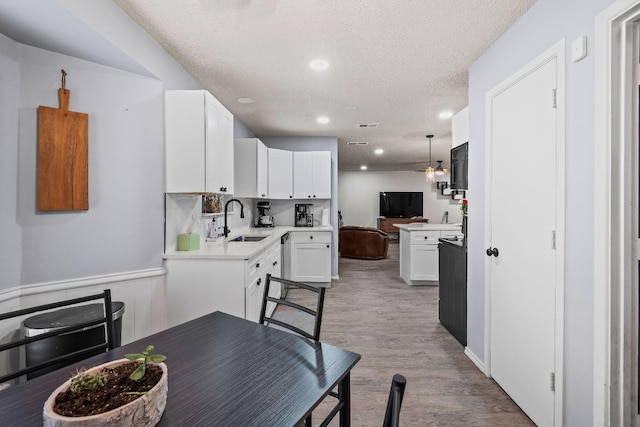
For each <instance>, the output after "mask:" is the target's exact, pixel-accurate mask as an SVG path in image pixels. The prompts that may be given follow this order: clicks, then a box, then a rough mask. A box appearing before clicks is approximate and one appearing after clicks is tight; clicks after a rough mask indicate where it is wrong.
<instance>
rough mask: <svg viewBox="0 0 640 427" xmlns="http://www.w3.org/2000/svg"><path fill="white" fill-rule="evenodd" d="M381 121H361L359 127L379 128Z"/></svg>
mask: <svg viewBox="0 0 640 427" xmlns="http://www.w3.org/2000/svg"><path fill="white" fill-rule="evenodd" d="M379 124H380V123H359V124H358V127H359V128H377V127H378V125H379Z"/></svg>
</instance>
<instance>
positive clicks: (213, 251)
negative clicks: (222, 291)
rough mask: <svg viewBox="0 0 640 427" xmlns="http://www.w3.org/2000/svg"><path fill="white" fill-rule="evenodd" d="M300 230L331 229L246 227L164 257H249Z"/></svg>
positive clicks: (317, 228)
mask: <svg viewBox="0 0 640 427" xmlns="http://www.w3.org/2000/svg"><path fill="white" fill-rule="evenodd" d="M302 231H306V232H309V231H333V227H332V226H330V225H326V226H319V227H290V226H280V227H273V228H248V229H244V230H241V231H239V232H236V233H232V234H230V235H229V237H228V238H226V239H225V238H223V237H221V238H218V239H217V240H216V241H214V242H207V241H202V240H201V241H200V249H198V250H195V251H171V252H167V253H166V254H164V259H185V258H186V259H190V258H191V259H193V258H210V259H249V258H251V257H252V256H254V255H256V254H257V253H258V252H260V251H261V250H263V249H265V248H266V247H268V246H269V245H271V244H272V243H274V242H276V241H278V242H279V241H280V238H281V237H282V236H284V235H285V234H287V233H289V232H292V233H295V232H302ZM264 235H267V236H268V237H267V238H266V239H263V240H260V241H259V242H231V241H229V240H231V239H234V238H235V237H238V236H264Z"/></svg>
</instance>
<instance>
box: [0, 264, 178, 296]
mask: <svg viewBox="0 0 640 427" xmlns="http://www.w3.org/2000/svg"><path fill="white" fill-rule="evenodd" d="M166 274H167V270H166V269H165V268H154V269H149V270H138V271H128V272H123V273H114V274H105V275H103V276H91V277H83V278H77V279H69V280H58V281H55V282H44V283H37V284H33V285H25V286H17V287H14V288H10V289H6V290H3V291H0V303H2V302H6V301H9V300H13V299H16V298H21V297H25V296H29V295H38V294H46V293H49V292H55V291H61V290H67V289H76V288H84V287H87V286H98V285H107V284H111V283H119V282H128V281H132V280H139V279H146V278H150V277H157V276H165V275H166Z"/></svg>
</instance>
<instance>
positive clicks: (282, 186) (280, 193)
mask: <svg viewBox="0 0 640 427" xmlns="http://www.w3.org/2000/svg"><path fill="white" fill-rule="evenodd" d="M267 151H268V157H269V162H268V163H269V179H268V186H269V191H268V194H269V198H270V199H292V198H293V152H292V151H287V150H279V149H277V148H268V149H267Z"/></svg>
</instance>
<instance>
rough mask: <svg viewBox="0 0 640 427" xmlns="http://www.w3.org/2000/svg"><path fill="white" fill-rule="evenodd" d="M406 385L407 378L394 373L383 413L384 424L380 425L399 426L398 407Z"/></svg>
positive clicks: (384, 426)
mask: <svg viewBox="0 0 640 427" xmlns="http://www.w3.org/2000/svg"><path fill="white" fill-rule="evenodd" d="M406 385H407V379H406V378H405V377H403V376H402V375H400V374H395V375H394V376H393V380H392V381H391V390H390V391H389V400H388V401H387V411H386V412H385V414H384V424H383V425H382V427H399V426H400V407H401V406H402V397H403V396H404V389H405V387H406Z"/></svg>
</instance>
